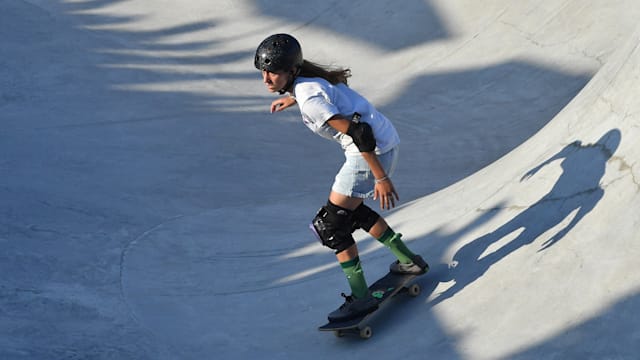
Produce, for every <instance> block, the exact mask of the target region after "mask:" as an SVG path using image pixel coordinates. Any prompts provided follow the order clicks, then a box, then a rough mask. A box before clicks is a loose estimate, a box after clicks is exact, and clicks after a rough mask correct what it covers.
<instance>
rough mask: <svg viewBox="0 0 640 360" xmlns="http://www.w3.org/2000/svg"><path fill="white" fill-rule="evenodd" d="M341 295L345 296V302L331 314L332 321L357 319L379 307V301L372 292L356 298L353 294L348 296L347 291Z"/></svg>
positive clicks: (330, 319)
mask: <svg viewBox="0 0 640 360" xmlns="http://www.w3.org/2000/svg"><path fill="white" fill-rule="evenodd" d="M341 295H342V297H344V298H345V301H344V304H342V305H340V307H339V308H338V309H337V310H335V311H333V312H332V313H331V314H329V317H328V318H329V321H331V322H339V321H347V320H351V319H355V318H357V317H358V316H362V315H366V314H368V313H370V312H373V311H375V310H376V309H377V308H378V301H377V300H376V299H375V298H374V297H373V296H371V294H367V296H365V297H363V298H362V299H356V298H355V297H353V296H351V295H349V296H347V295H346V294H345V293H342V294H341Z"/></svg>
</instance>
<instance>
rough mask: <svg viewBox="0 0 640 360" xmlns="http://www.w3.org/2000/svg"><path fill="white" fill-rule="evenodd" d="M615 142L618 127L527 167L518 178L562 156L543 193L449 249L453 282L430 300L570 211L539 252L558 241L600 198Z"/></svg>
mask: <svg viewBox="0 0 640 360" xmlns="http://www.w3.org/2000/svg"><path fill="white" fill-rule="evenodd" d="M620 140H621V133H620V131H619V130H618V129H614V130H611V131H609V132H607V133H606V134H605V135H603V136H602V137H601V138H600V140H598V141H597V142H596V143H594V144H582V143H581V142H580V141H576V142H573V143H571V144H569V145H567V146H566V147H565V148H563V149H562V150H561V151H560V152H558V153H557V154H555V155H554V156H552V157H550V158H549V159H547V160H546V161H544V162H543V163H541V164H540V165H538V166H536V167H535V168H533V169H531V170H530V171H528V172H527V173H526V174H525V175H524V176H523V177H522V179H521V181H526V180H527V179H528V178H530V177H532V176H534V175H535V174H536V173H537V172H538V171H539V170H540V169H541V168H543V167H544V166H546V165H549V164H550V163H551V162H554V161H556V160H561V159H562V162H561V167H562V170H563V172H562V174H561V175H560V177H559V178H558V180H557V181H556V183H555V185H554V186H553V188H552V189H551V190H550V191H549V193H547V194H546V195H545V196H543V197H542V198H541V199H540V200H538V201H537V202H536V203H534V204H533V205H531V206H529V207H528V208H527V209H526V210H524V211H523V212H521V213H520V214H518V215H517V216H516V217H514V218H513V219H511V220H510V221H509V222H507V223H505V224H504V225H502V226H500V227H499V228H498V229H496V230H494V231H492V232H490V233H488V234H486V235H484V236H481V237H479V238H477V239H475V240H473V241H471V242H470V243H468V244H466V245H464V246H462V247H461V248H460V249H459V250H458V251H457V252H456V253H455V255H454V256H453V264H454V265H455V266H454V267H452V268H451V270H450V271H449V280H455V285H453V286H452V287H451V288H449V289H447V290H446V291H445V292H443V293H441V294H439V296H438V297H437V299H436V300H435V302H434V303H436V304H437V303H439V302H442V301H444V300H445V299H448V298H450V297H452V296H454V295H455V294H457V293H458V292H460V291H462V290H463V289H464V288H465V287H466V286H468V285H469V284H471V283H473V282H474V281H476V280H477V279H479V278H480V277H482V276H483V275H484V274H485V273H486V272H487V271H488V270H489V269H490V268H491V266H493V265H495V264H496V263H498V262H499V261H501V260H502V259H504V258H505V257H507V256H509V255H510V254H512V253H513V252H514V251H516V250H518V249H520V248H521V247H523V246H526V245H529V244H531V243H532V242H533V241H534V240H536V239H538V238H539V237H540V236H541V235H543V234H544V233H546V232H547V231H549V230H551V229H553V228H554V227H556V226H559V225H560V224H561V223H562V222H563V220H565V219H567V218H568V217H569V216H570V215H572V214H574V213H575V214H574V215H573V217H572V218H571V220H570V221H569V223H568V224H567V225H565V226H563V227H562V228H561V229H560V230H558V231H557V232H556V233H555V234H553V235H551V236H550V237H549V238H548V239H546V240H544V243H543V244H542V247H541V249H540V250H539V251H544V250H547V249H549V248H550V247H551V246H553V245H554V244H556V243H557V242H558V241H560V240H562V239H563V238H564V237H565V235H566V234H567V233H568V232H569V231H571V229H573V228H574V227H575V226H576V225H577V224H578V223H579V222H580V221H581V220H582V219H583V218H584V217H585V216H586V215H587V214H588V213H589V212H591V211H592V210H593V209H594V207H595V206H596V204H597V203H598V202H599V201H600V200H601V199H602V197H603V196H604V189H603V188H602V187H601V185H600V181H601V179H602V177H603V176H604V173H605V166H606V164H607V161H608V160H609V159H610V158H611V157H612V156H613V154H614V153H615V151H616V149H617V148H618V145H619V144H620ZM497 209H498V208H494V209H493V210H497ZM518 231H520V232H519V233H518V234H517V236H516V237H515V238H514V239H513V240H511V241H509V242H508V243H506V244H504V245H503V246H501V247H500V248H499V249H497V250H495V251H493V252H491V253H489V254H486V255H485V256H482V255H483V254H484V253H485V252H487V250H488V249H489V247H490V246H491V245H493V244H496V243H497V242H499V241H500V240H501V239H503V238H504V237H506V236H508V235H510V234H514V233H517V232H518Z"/></svg>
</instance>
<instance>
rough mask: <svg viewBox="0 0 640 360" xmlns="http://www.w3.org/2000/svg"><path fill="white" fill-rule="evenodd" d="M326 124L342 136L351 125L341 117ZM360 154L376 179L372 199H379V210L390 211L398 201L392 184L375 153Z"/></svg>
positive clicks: (336, 116) (333, 118)
mask: <svg viewBox="0 0 640 360" xmlns="http://www.w3.org/2000/svg"><path fill="white" fill-rule="evenodd" d="M327 123H328V124H329V126H331V127H332V128H334V129H336V130H338V131H339V132H341V133H343V134H347V133H348V132H349V127H350V126H351V125H352V123H351V120H349V119H346V118H345V117H344V116H342V115H335V116H333V117H332V118H331V119H329V120H328V121H327ZM360 154H362V157H363V158H364V159H365V161H366V162H367V164H369V168H370V169H371V172H372V173H373V176H374V177H375V178H376V183H375V186H374V190H373V199H374V200H377V199H378V198H379V199H380V208H381V209H391V208H393V207H395V206H396V204H395V201H396V200H400V198H399V197H398V193H397V192H396V189H395V187H394V186H393V182H391V179H390V178H389V177H387V174H386V172H385V171H384V168H383V167H382V164H380V161H379V160H378V156H377V155H376V153H375V151H364V152H361V153H360Z"/></svg>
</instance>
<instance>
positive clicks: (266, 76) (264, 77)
mask: <svg viewBox="0 0 640 360" xmlns="http://www.w3.org/2000/svg"><path fill="white" fill-rule="evenodd" d="M262 81H263V82H264V83H265V84H269V83H271V79H270V78H269V72H268V71H267V70H262Z"/></svg>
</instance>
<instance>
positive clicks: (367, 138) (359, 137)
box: [347, 121, 376, 152]
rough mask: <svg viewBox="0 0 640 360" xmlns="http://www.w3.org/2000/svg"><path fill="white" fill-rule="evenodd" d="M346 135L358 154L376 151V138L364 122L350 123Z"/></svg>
mask: <svg viewBox="0 0 640 360" xmlns="http://www.w3.org/2000/svg"><path fill="white" fill-rule="evenodd" d="M347 135H349V136H351V139H353V143H354V144H356V146H357V147H358V150H360V152H372V151H374V150H375V149H376V138H375V137H374V136H373V129H371V126H370V125H369V124H367V123H366V122H355V121H352V122H351V124H350V125H349V129H348V130H347Z"/></svg>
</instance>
